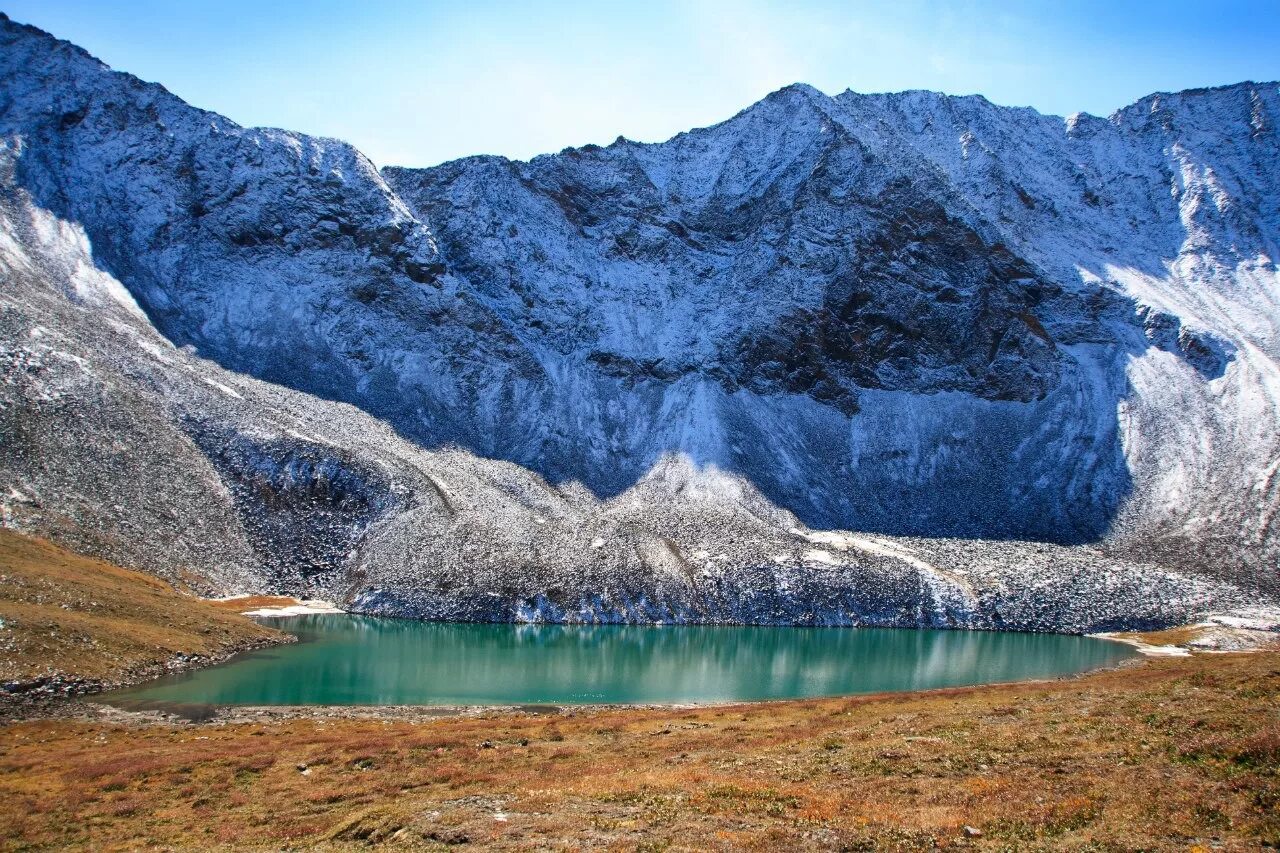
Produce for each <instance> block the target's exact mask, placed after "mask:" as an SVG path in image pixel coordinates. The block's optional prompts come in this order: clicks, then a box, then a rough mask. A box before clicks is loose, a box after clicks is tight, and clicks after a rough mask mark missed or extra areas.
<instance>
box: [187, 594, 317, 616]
mask: <svg viewBox="0 0 1280 853" xmlns="http://www.w3.org/2000/svg"><path fill="white" fill-rule="evenodd" d="M203 600H204V602H205V603H206V604H208V605H209V606H210V607H216V608H217V609H219V610H225V611H227V612H230V613H243V612H245V611H246V610H261V609H262V608H264V607H288V606H290V605H292V604H298V603H299V602H298V599H296V598H291V597H290V596H287V595H242V596H240V597H239V598H227V599H223V600H221V601H213V600H210V599H207V598H206V599H203Z"/></svg>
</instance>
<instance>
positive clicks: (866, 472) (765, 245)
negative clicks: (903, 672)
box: [0, 19, 1280, 630]
mask: <svg viewBox="0 0 1280 853" xmlns="http://www.w3.org/2000/svg"><path fill="white" fill-rule="evenodd" d="M0 80H2V81H3V83H2V85H0V136H2V137H3V140H4V142H3V146H4V147H3V149H2V151H0V154H2V156H0V165H2V166H3V182H4V184H3V185H4V190H3V205H2V206H0V213H2V217H0V219H2V223H0V224H2V225H3V228H2V229H0V235H2V236H0V275H2V276H3V279H2V280H0V299H3V301H4V303H5V311H4V315H3V320H0V322H3V324H4V327H3V333H2V334H0V341H2V342H3V344H2V345H3V350H0V356H2V357H3V360H2V361H0V363H2V364H3V366H4V367H3V370H4V374H3V375H4V380H5V381H4V383H3V384H0V422H3V434H4V436H5V440H4V442H3V444H0V474H2V475H3V479H4V482H3V484H0V485H3V487H4V488H5V490H6V491H7V495H6V496H4V497H3V511H4V513H5V522H6V524H8V525H11V526H15V527H19V528H22V529H27V530H33V531H38V532H42V533H46V534H49V535H53V536H55V537H57V538H59V539H60V540H62V541H66V542H69V543H71V544H75V545H77V546H79V547H82V548H85V549H87V550H91V551H94V552H95V553H102V554H104V555H105V556H109V557H111V558H112V559H115V560H117V561H122V562H125V563H127V564H129V565H136V566H140V567H145V568H148V569H150V570H152V571H156V572H157V573H160V574H163V575H166V576H169V577H174V578H179V579H187V580H188V582H190V583H192V584H194V585H196V586H200V587H203V588H206V589H211V590H215V589H216V590H219V591H267V590H271V591H289V592H303V593H308V594H314V593H317V592H324V593H328V594H331V595H336V596H339V597H341V598H342V599H343V600H344V601H346V602H347V603H348V604H349V605H350V606H352V607H354V608H357V609H362V610H368V611H371V612H392V613H406V614H412V615H424V616H432V617H442V618H482V619H510V618H551V619H623V620H663V621H667V620H697V621H766V622H802V623H803V622H832V623H867V622H870V623H876V624H942V625H966V626H974V627H987V626H1001V625H1007V626H1012V627H1031V628H1058V629H1063V630H1085V629H1094V628H1100V627H1122V626H1125V627H1129V626H1153V625H1158V624H1166V623H1170V622H1172V621H1177V620H1180V619H1183V618H1185V617H1186V616H1188V615H1189V614H1191V613H1194V612H1196V611H1197V610H1202V609H1206V608H1213V607H1218V608H1221V607H1229V606H1232V605H1233V604H1237V603H1241V602H1244V601H1248V600H1253V599H1257V598H1258V596H1259V595H1260V594H1261V595H1263V596H1264V597H1265V596H1266V595H1267V594H1269V593H1268V591H1270V593H1274V592H1275V591H1276V589H1277V588H1278V587H1280V579H1278V578H1277V560H1278V559H1280V545H1278V544H1277V543H1278V542H1280V539H1278V538H1277V536H1276V533H1275V529H1274V519H1275V516H1276V512H1277V508H1278V507H1280V467H1278V466H1280V462H1278V461H1277V460H1280V364H1278V362H1280V337H1278V334H1277V332H1278V329H1277V322H1278V320H1277V318H1280V311H1278V310H1277V309H1280V305H1278V304H1277V302H1278V301H1280V282H1278V281H1277V268H1276V265H1275V262H1274V260H1273V259H1274V258H1276V257H1278V254H1277V252H1278V251H1280V250H1278V249H1277V245H1276V244H1277V235H1278V234H1280V227H1278V226H1280V186H1278V185H1277V181H1278V180H1280V178H1278V177H1277V175H1278V174H1280V172H1278V171H1277V168H1276V167H1277V166H1280V162H1277V161H1278V160H1280V137H1278V136H1277V131H1276V128H1275V120H1276V116H1277V115H1280V91H1278V90H1277V86H1276V85H1275V84H1266V85H1255V84H1241V85H1238V86H1234V87H1228V88H1225V89H1217V90H1206V91H1194V92H1185V93H1180V94H1177V95H1159V96H1152V97H1150V98H1147V99H1144V100H1143V101H1141V102H1139V103H1138V104H1135V105H1134V106H1132V107H1129V108H1126V109H1125V110H1122V111H1120V112H1119V113H1117V114H1116V115H1114V116H1112V117H1111V118H1110V119H1100V118H1095V117H1092V116H1085V115H1079V116H1073V117H1070V118H1068V119H1066V120H1063V119H1060V118H1055V117H1047V116H1041V115H1039V114H1037V113H1035V112H1033V111H1030V110H1025V109H1009V108H1004V107H998V106H995V105H992V104H990V103H988V102H987V101H985V100H983V99H981V98H951V97H947V96H942V95H934V94H930V93H916V92H910V93H902V94H897V95H876V96H864V95H856V94H853V93H845V94H844V95H840V96H838V97H835V98H830V97H827V96H825V95H823V94H821V93H819V92H816V91H814V90H812V89H808V88H806V87H801V86H793V87H789V88H787V89H784V90H781V91H779V92H777V93H775V94H774V95H771V96H770V97H769V98H766V99H765V100H764V101H762V102H760V103H759V104H756V105H755V106H753V107H751V108H749V109H747V110H745V111H744V112H742V113H740V114H739V115H738V116H735V117H734V118H732V119H730V120H729V121H727V122H725V123H723V124H720V125H717V126H715V127H712V128H707V129H704V130H697V131H692V132H690V133H687V134H682V135H680V136H677V137H675V138H674V139H672V140H669V141H668V142H665V143H660V144H655V145H640V144H636V143H631V142H627V141H626V140H619V141H618V142H616V143H614V144H613V145H611V146H609V147H607V148H599V147H594V146H589V147H587V148H583V149H573V150H567V151H565V152H562V153H561V154H559V155H554V156H547V157H539V158H536V159H534V160H533V161H531V162H529V163H516V162H510V161H507V160H503V159H501V158H493V157H481V158H470V159H467V160H462V161H458V162H455V163H449V164H445V165H443V166H440V167H437V168H434V169H427V170H413V169H385V170H382V171H381V172H379V171H378V170H377V169H375V168H374V166H373V165H372V164H371V163H369V161H368V160H367V159H365V158H364V157H363V156H361V155H360V154H359V153H358V152H357V151H355V150H354V149H352V148H351V147H350V146H347V145H345V144H343V143H340V142H337V141H333V140H321V139H313V138H308V137H305V136H301V135H298V134H293V133H289V132H285V131H277V130H263V129H245V128H241V127H238V126H237V125H235V124H234V123H232V122H230V121H228V120H227V119H225V118H222V117H220V116H217V115H214V114H211V113H206V112H202V111H200V110H197V109H194V108H192V107H190V106H188V105H187V104H185V103H183V102H182V101H180V100H179V99H177V98H175V97H173V96H172V95H170V94H169V93H167V92H166V91H165V90H164V89H162V88H161V87H159V86H157V85H154V84H148V83H143V82H141V81H139V80H137V79H136V78H133V77H131V76H129V75H125V74H120V73H117V72H113V71H111V70H110V69H108V68H106V67H105V66H103V65H102V64H101V63H99V62H97V61H96V60H94V59H93V58H92V57H90V56H88V55H87V54H85V53H84V52H83V51H81V50H79V49H78V48H76V47H74V46H72V45H69V44H66V43H64V42H58V41H56V40H55V39H53V38H52V37H50V36H48V35H46V34H44V33H41V32H40V31H38V30H35V29H33V28H29V27H23V26H21V25H17V24H14V23H12V22H10V21H8V20H7V19H5V20H3V21H0ZM832 530H855V531H861V532H860V533H856V534H853V533H842V532H824V531H832ZM920 537H934V538H920ZM937 537H949V538H946V539H940V538H937Z"/></svg>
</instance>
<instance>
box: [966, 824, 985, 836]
mask: <svg viewBox="0 0 1280 853" xmlns="http://www.w3.org/2000/svg"><path fill="white" fill-rule="evenodd" d="M964 837H965V838H981V837H982V830H981V829H978V828H977V827H976V826H966V827H965V828H964Z"/></svg>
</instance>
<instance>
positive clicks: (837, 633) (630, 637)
mask: <svg viewBox="0 0 1280 853" xmlns="http://www.w3.org/2000/svg"><path fill="white" fill-rule="evenodd" d="M264 622H266V624H270V625H272V626H273V627H277V628H280V629H281V630H284V631H288V632H290V633H292V634H296V635H297V636H298V638H299V641H300V642H298V643H296V644H293V645H287V646H276V647H272V648H270V649H265V650H261V651H256V652H251V653H247V654H244V655H240V656H238V657H236V658H234V659H232V660H231V661H229V662H227V663H225V664H222V665H219V666H214V667H210V668H207V669H201V670H196V671H194V672H190V673H184V674H181V675H172V676H166V677H164V678H161V679H158V680H156V681H152V682H148V683H147V684H144V685H140V686H138V687H134V688H130V689H127V690H122V691H117V692H116V693H115V694H113V695H112V696H110V697H108V698H110V699H112V700H124V701H143V702H162V703H183V704H210V705H521V704H544V703H545V704H582V703H697V702H729V701H741V700H756V699H793V698H801V697H807V696H834V695H845V694H853V693H873V692H880V691H890V690H922V689H928V688H934V687H950V686H957V685H970V684H986V683H993V682H1002V681H1017V680H1021V679H1032V678H1052V677H1056V676H1063V675H1071V674H1074V673H1079V672H1084V671H1086V670H1090V669H1097V668H1100V667H1106V666H1111V665H1113V664H1116V663H1118V662H1120V661H1122V660H1124V659H1126V658H1129V657H1132V656H1133V655H1134V654H1135V652H1134V651H1133V650H1132V649H1130V648H1129V647H1128V646H1125V645H1122V644H1120V643H1115V642H1110V641H1106V640H1099V639H1093V638H1089V637H1073V636H1064V635H1058V634H1019V633H1003V632H989V631H939V630H912V629H888V628H786V627H722V626H714V627H712V626H639V625H524V624H517V625H511V624H500V625H491V624H474V623H449V622H418V621H413V620H408V619H389V618H383V617H373V616H355V615H350V614H332V615H330V614H326V615H309V616H295V617H288V618H282V619H271V620H264Z"/></svg>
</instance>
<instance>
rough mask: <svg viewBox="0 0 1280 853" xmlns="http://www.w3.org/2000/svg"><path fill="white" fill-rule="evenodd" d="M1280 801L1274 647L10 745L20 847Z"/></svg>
mask: <svg viewBox="0 0 1280 853" xmlns="http://www.w3.org/2000/svg"><path fill="white" fill-rule="evenodd" d="M486 741H488V742H489V743H490V746H487V747H486V746H484V745H483V744H484V743H485V742H486ZM303 769H305V770H306V771H307V772H305V773H304V772H302V771H303ZM1278 807H1280V655H1277V654H1275V653H1272V652H1260V653H1256V654H1237V655H1212V656H1196V657H1191V658H1171V659H1157V660H1152V661H1148V662H1145V663H1143V664H1141V665H1139V666H1135V667H1129V668H1124V669H1120V670H1114V671H1109V672H1102V673H1097V674H1094V675H1090V676H1087V677H1084V678H1079V679H1072V680H1066V681H1058V682H1047V683H1028V684H1017V685H1002V686H992V687H982V688H966V689H954V690H945V691H936V692H931V693H919V694H900V695H884V696H874V697H860V698H849V699H825V700H815V701H802V702H783V703H771V704H759V705H744V706H732V707H708V708H699V709H692V710H676V709H673V710H622V709H619V710H611V711H596V712H577V713H571V714H566V715H560V716H545V715H544V716H534V715H520V714H493V715H490V716H483V717H465V716H463V717H447V718H434V719H426V718H423V719H414V720H376V719H374V720H370V719H348V720H334V719H320V718H303V719H291V720H281V721H278V722H254V723H242V724H241V723H237V724H216V725H202V726H201V725H154V724H148V725H141V724H138V725H132V726H128V725H119V724H105V723H99V722H83V721H82V722H74V721H67V720H35V721H26V722H20V723H13V724H10V725H8V726H7V727H5V728H0V826H5V827H6V828H7V834H6V835H5V839H7V840H0V847H6V846H7V847H10V848H19V847H27V846H36V847H41V846H43V847H82V848H83V847H94V848H99V847H100V848H129V849H134V848H142V847H152V846H158V847H167V848H174V849H202V848H207V847H217V846H223V847H235V848H248V849H280V848H283V847H301V846H319V847H322V848H328V849H336V848H348V847H366V846H370V845H373V846H378V845H389V846H397V847H399V846H407V847H411V848H418V849H435V848H439V849H443V848H444V847H445V846H452V845H457V844H462V843H469V844H471V845H473V846H476V847H497V848H508V849H546V848H552V849H561V848H569V849H584V848H592V849H647V850H660V849H672V850H704V849H720V850H729V849H754V850H790V849H850V850H858V849H900V850H915V849H921V850H923V849H935V848H939V847H940V848H952V849H960V848H966V849H967V848H979V849H993V850H996V849H999V850H1037V849H1053V850H1058V849H1073V850H1134V849H1142V850H1188V849H1194V848H1195V847H1197V846H1200V847H1202V848H1204V849H1211V848H1212V849H1222V850H1253V849H1257V848H1258V846H1259V844H1261V843H1263V842H1270V843H1273V844H1274V843H1277V842H1280V811H1278ZM501 818H505V820H504V819H501ZM966 826H969V827H972V828H974V829H976V830H978V831H979V832H980V833H981V835H980V836H976V837H966V834H965V827H966Z"/></svg>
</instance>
